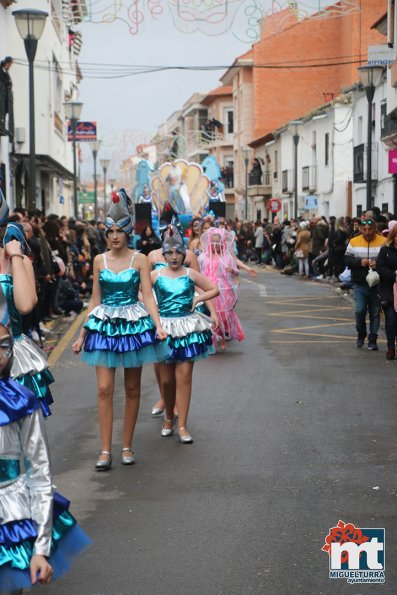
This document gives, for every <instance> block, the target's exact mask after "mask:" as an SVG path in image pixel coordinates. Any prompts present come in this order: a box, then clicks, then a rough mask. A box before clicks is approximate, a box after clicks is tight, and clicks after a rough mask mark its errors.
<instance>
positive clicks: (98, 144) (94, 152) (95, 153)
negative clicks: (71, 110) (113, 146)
mask: <svg viewBox="0 0 397 595" xmlns="http://www.w3.org/2000/svg"><path fill="white" fill-rule="evenodd" d="M101 144H102V141H100V140H97V141H95V142H93V143H89V145H90V149H91V151H92V156H93V158H94V216H95V223H96V222H97V220H98V186H97V175H96V158H97V156H98V151H99V149H100V148H101Z"/></svg>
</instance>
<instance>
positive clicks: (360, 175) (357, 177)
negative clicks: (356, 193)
mask: <svg viewBox="0 0 397 595" xmlns="http://www.w3.org/2000/svg"><path fill="white" fill-rule="evenodd" d="M371 153H372V167H371V178H372V181H373V182H376V181H377V180H378V143H372V151H371ZM353 181H354V183H355V184H362V183H364V182H366V181H367V144H366V143H365V144H364V143H362V144H361V145H357V146H356V147H354V148H353Z"/></svg>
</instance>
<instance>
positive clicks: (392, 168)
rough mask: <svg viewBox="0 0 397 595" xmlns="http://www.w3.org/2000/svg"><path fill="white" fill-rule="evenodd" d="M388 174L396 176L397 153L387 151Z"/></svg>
mask: <svg viewBox="0 0 397 595" xmlns="http://www.w3.org/2000/svg"><path fill="white" fill-rule="evenodd" d="M389 174H397V151H396V150H395V149H393V151H389Z"/></svg>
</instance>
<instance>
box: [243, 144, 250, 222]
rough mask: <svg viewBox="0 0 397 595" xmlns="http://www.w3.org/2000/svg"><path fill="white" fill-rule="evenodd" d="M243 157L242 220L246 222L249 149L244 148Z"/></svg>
mask: <svg viewBox="0 0 397 595" xmlns="http://www.w3.org/2000/svg"><path fill="white" fill-rule="evenodd" d="M242 151H243V155H244V165H245V206H244V219H245V221H247V218H248V164H249V162H250V160H249V155H250V153H251V149H250V148H249V147H245V148H244V149H243V150H242Z"/></svg>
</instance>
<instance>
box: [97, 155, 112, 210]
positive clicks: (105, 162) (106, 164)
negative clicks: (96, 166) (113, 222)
mask: <svg viewBox="0 0 397 595" xmlns="http://www.w3.org/2000/svg"><path fill="white" fill-rule="evenodd" d="M99 163H100V164H101V167H102V169H103V180H104V183H103V197H104V202H103V210H104V211H105V213H106V173H107V171H108V167H109V165H110V159H100V160H99Z"/></svg>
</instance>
